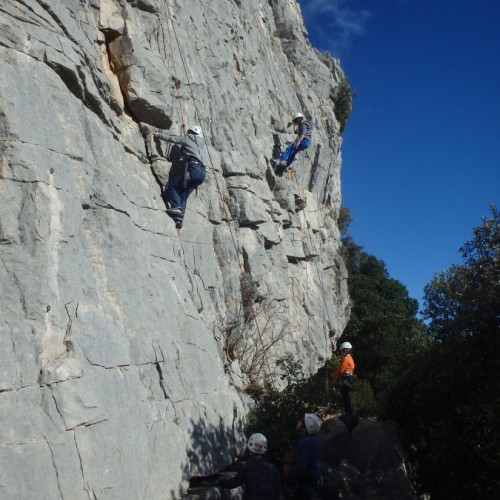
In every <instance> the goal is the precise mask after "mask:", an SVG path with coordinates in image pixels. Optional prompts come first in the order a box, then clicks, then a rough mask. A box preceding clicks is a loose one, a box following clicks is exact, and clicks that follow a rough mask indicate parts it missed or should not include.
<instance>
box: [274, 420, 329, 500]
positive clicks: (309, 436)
mask: <svg viewBox="0 0 500 500" xmlns="http://www.w3.org/2000/svg"><path fill="white" fill-rule="evenodd" d="M320 427H321V422H320V419H319V417H318V415H316V414H315V413H306V414H305V415H304V417H303V418H302V419H300V420H299V421H298V422H297V432H298V433H299V434H300V435H301V438H300V440H299V442H298V443H297V445H296V447H295V453H294V456H293V457H287V458H285V465H284V466H283V473H284V474H285V476H286V478H287V482H288V484H289V485H290V486H291V487H292V488H294V490H295V495H294V498H297V499H301V500H302V499H308V498H312V497H313V496H314V494H315V492H316V489H317V487H318V482H319V476H320V442H319V439H318V436H316V434H317V433H318V432H319V429H320Z"/></svg>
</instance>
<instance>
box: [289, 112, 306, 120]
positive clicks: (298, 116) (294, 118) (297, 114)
mask: <svg viewBox="0 0 500 500" xmlns="http://www.w3.org/2000/svg"><path fill="white" fill-rule="evenodd" d="M299 118H304V115H303V114H302V113H296V115H295V116H294V117H293V118H292V121H293V122H294V121H295V120H298V119H299Z"/></svg>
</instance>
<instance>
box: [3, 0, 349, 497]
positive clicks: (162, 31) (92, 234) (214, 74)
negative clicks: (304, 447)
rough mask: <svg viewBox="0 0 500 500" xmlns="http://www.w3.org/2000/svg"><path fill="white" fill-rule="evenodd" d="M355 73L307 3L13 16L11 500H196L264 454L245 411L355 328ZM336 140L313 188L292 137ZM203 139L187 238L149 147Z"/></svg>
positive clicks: (8, 70) (84, 4)
mask: <svg viewBox="0 0 500 500" xmlns="http://www.w3.org/2000/svg"><path fill="white" fill-rule="evenodd" d="M341 78H342V71H341V69H340V68H339V66H338V61H336V60H334V59H331V58H328V57H326V56H324V55H320V54H318V53H317V52H316V51H315V50H314V49H313V48H312V47H311V46H310V44H309V42H308V41H307V38H306V34H305V29H304V26H303V22H302V18H301V15H300V11H299V9H298V6H297V5H296V4H295V2H294V1H288V0H273V1H270V2H264V1H262V2H258V1H252V2H247V1H236V0H235V1H231V0H213V1H210V2H203V1H201V0H57V1H56V0H23V1H18V0H5V1H4V2H2V6H1V7H0V191H1V200H2V204H1V207H0V257H1V262H0V293H1V295H0V317H1V322H0V421H1V422H2V426H1V427H0V497H1V498H2V499H16V500H17V499H35V498H36V499H57V498H62V499H125V498H126V499H139V498H147V499H166V498H180V497H182V496H183V494H184V493H185V491H186V490H187V486H188V483H189V480H190V478H191V477H194V476H205V475H209V474H211V473H213V472H214V471H217V470H219V469H221V468H222V467H224V466H226V465H227V464H228V463H230V462H231V460H232V459H233V457H234V456H236V455H237V454H238V453H241V451H242V449H243V445H244V443H243V439H242V438H243V432H242V426H243V424H244V419H245V415H246V413H247V411H248V407H249V406H248V405H249V404H250V400H249V399H248V397H247V396H245V391H246V390H247V389H249V388H250V389H251V388H254V387H258V386H261V385H262V384H263V382H264V381H265V380H268V381H270V382H271V383H279V382H278V377H277V368H276V361H277V360H279V359H280V358H282V357H284V356H287V355H293V356H295V357H296V358H299V359H300V360H302V362H303V364H304V368H305V370H306V371H310V372H314V371H315V370H316V369H317V368H318V367H319V366H321V364H322V363H323V362H324V360H325V359H326V358H327V357H328V356H329V355H330V354H331V350H332V347H333V346H334V345H335V343H336V340H337V339H338V337H339V336H340V335H341V333H342V330H343V328H344V326H345V324H346V321H347V319H348V315H349V302H348V295H347V289H346V271H345V267H344V265H343V261H342V259H341V258H340V256H339V253H338V251H339V246H340V241H339V232H338V228H337V224H336V219H337V215H338V210H339V206H340V164H341V157H340V145H341V139H340V135H339V133H338V130H339V124H338V122H337V120H336V118H335V103H334V97H332V96H335V92H336V89H337V87H338V82H339V81H340V79H341ZM299 110H300V111H302V112H303V113H304V114H305V115H307V116H308V117H309V118H311V119H312V121H313V123H314V126H315V135H314V140H313V144H312V146H311V148H310V149H309V150H308V151H307V152H306V153H305V154H304V153H301V155H300V156H299V158H298V160H297V161H296V164H295V165H296V167H295V173H294V175H292V176H290V177H288V176H285V177H276V176H275V175H274V173H273V171H272V169H271V168H270V166H269V159H270V157H271V153H272V144H273V141H272V134H273V133H279V134H280V135H281V137H282V139H283V140H284V141H285V140H286V139H287V138H288V139H292V138H293V135H292V133H291V127H290V118H291V116H292V114H293V113H294V112H295V111H299ZM193 122H196V123H199V124H201V125H202V127H203V129H204V131H205V136H206V139H207V142H208V144H209V153H210V154H209V156H210V160H209V165H208V167H209V175H208V179H207V181H206V182H205V184H204V185H203V186H202V187H201V188H200V189H199V190H198V194H197V195H194V194H193V195H192V197H191V198H190V200H189V205H188V211H187V214H186V217H185V221H184V229H183V230H182V232H180V233H178V232H177V231H176V230H175V229H174V225H173V222H172V221H171V219H170V218H169V217H168V216H167V215H166V214H165V211H164V210H165V205H164V202H163V201H162V198H161V191H162V186H161V184H162V182H164V180H165V178H166V176H167V174H168V163H165V162H163V161H161V160H158V161H155V162H153V163H151V162H150V161H149V158H148V156H147V152H146V147H145V141H144V138H143V134H142V131H144V130H145V129H146V128H161V129H167V130H169V131H170V132H171V133H180V131H181V129H182V126H183V125H184V126H185V125H187V124H190V123H193Z"/></svg>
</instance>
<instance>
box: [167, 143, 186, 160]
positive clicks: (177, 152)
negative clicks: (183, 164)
mask: <svg viewBox="0 0 500 500" xmlns="http://www.w3.org/2000/svg"><path fill="white" fill-rule="evenodd" d="M181 156H182V146H181V145H180V144H170V148H169V150H168V152H167V155H166V158H167V160H168V161H169V162H171V163H174V162H176V161H179V160H180V159H181Z"/></svg>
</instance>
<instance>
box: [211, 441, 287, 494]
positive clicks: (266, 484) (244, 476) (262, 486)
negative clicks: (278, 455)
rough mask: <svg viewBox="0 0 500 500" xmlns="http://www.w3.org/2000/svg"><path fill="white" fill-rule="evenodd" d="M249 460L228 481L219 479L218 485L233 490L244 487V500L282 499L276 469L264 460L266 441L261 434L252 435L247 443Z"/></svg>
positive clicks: (279, 480) (278, 475)
mask: <svg viewBox="0 0 500 500" xmlns="http://www.w3.org/2000/svg"><path fill="white" fill-rule="evenodd" d="M247 448H248V450H249V452H250V458H249V460H248V461H247V462H246V464H245V466H244V467H243V468H242V469H241V470H240V471H239V472H238V473H237V474H236V476H234V477H232V478H230V479H221V480H220V481H219V482H218V485H219V486H221V487H222V488H227V489H233V488H237V487H238V486H244V487H245V493H244V495H243V499H244V500H267V499H269V500H279V499H281V498H282V491H281V479H280V474H279V471H278V468H277V467H276V466H275V465H274V464H270V463H269V462H267V461H266V460H264V454H265V453H266V451H267V439H266V437H265V436H264V435H263V434H260V433H257V434H252V435H251V436H250V439H249V440H248V443H247Z"/></svg>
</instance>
